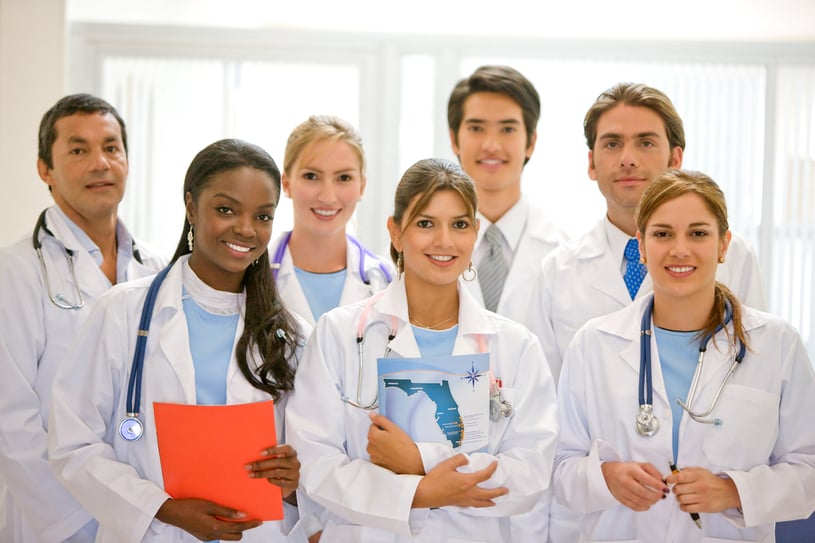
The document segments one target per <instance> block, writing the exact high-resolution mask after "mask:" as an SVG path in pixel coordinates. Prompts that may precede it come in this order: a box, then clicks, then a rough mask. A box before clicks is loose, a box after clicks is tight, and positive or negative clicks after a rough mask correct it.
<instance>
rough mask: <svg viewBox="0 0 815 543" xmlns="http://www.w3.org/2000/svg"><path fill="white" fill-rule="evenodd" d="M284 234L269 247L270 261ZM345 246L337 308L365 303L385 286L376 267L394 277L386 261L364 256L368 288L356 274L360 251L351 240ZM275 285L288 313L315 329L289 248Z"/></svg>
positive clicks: (281, 263)
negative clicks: (344, 265) (365, 300)
mask: <svg viewBox="0 0 815 543" xmlns="http://www.w3.org/2000/svg"><path fill="white" fill-rule="evenodd" d="M287 234H288V233H284V234H283V235H282V236H280V237H278V238H277V240H275V242H274V243H273V244H272V245H270V246H269V257H270V259H272V258H274V255H275V254H276V252H277V250H278V248H279V247H280V243H281V241H282V239H283V237H284V236H286V235H287ZM346 243H347V244H348V248H347V250H346V270H347V273H346V275H345V286H344V287H343V289H342V296H341V297H340V305H348V304H350V303H354V302H356V301H359V300H364V299H365V298H368V297H370V296H371V295H373V294H375V293H377V292H379V291H380V290H382V289H384V288H385V287H386V286H388V278H387V277H386V276H385V274H384V273H383V271H382V269H381V268H380V267H379V265H380V264H382V265H384V266H385V268H386V269H387V270H388V273H389V274H390V277H391V278H395V277H396V269H395V268H394V266H393V264H392V263H391V262H390V261H389V260H385V259H383V258H378V257H377V258H374V257H371V256H370V255H365V256H364V259H363V269H364V270H365V272H366V274H367V277H368V281H369V282H370V284H365V282H363V280H362V277H361V276H360V273H359V259H360V258H363V257H362V256H361V254H360V250H359V248H358V247H357V246H356V245H355V244H353V243H352V242H351V241H350V240H347V239H346ZM273 264H274V263H273ZM276 284H277V290H278V292H279V293H280V298H281V299H282V300H283V303H284V304H285V305H286V307H287V308H288V309H289V310H290V311H294V312H295V313H297V314H298V315H300V316H301V317H303V318H304V319H305V320H306V322H308V323H309V324H310V325H311V326H314V324H315V322H314V315H313V314H312V312H311V307H310V306H309V305H308V300H306V295H305V294H304V293H303V289H302V288H301V287H300V281H298V280H297V275H296V274H295V272H294V261H293V260H292V258H291V253H290V252H289V248H288V247H286V250H285V252H284V253H283V259H282V260H281V261H280V267H279V268H278V271H277V280H276Z"/></svg>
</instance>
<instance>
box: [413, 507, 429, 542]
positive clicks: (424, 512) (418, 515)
mask: <svg viewBox="0 0 815 543" xmlns="http://www.w3.org/2000/svg"><path fill="white" fill-rule="evenodd" d="M428 518H430V509H411V510H410V517H409V518H408V523H409V524H410V533H411V535H413V536H416V535H418V534H419V533H420V532H421V531H422V530H424V527H425V526H427V519H428Z"/></svg>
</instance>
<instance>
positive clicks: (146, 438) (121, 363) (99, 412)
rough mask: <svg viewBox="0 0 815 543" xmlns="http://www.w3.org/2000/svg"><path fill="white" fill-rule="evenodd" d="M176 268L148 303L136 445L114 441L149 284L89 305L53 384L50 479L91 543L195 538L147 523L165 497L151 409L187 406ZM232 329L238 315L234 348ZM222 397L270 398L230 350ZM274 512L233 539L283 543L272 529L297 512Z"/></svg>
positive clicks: (188, 368) (188, 374)
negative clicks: (84, 524) (85, 515)
mask: <svg viewBox="0 0 815 543" xmlns="http://www.w3.org/2000/svg"><path fill="white" fill-rule="evenodd" d="M184 258H186V257H184ZM181 264H182V261H181V260H179V261H178V262H176V264H175V265H174V266H173V268H172V269H171V270H170V272H169V274H168V275H167V278H166V279H165V281H164V283H163V284H162V286H161V289H160V290H159V292H158V296H157V298H156V302H155V308H154V311H153V319H152V323H151V327H150V334H149V335H148V338H147V345H146V352H145V361H144V373H143V382H142V397H141V419H142V422H143V423H144V435H143V436H142V438H141V439H140V440H138V441H132V442H127V441H124V440H123V439H122V438H121V437H119V436H118V428H119V423H120V422H121V421H122V420H123V419H124V417H125V412H126V402H127V385H128V379H129V377H130V370H131V367H132V361H133V353H134V351H135V345H136V337H137V335H136V331H137V330H138V329H139V319H140V317H141V312H142V306H143V303H144V299H145V297H146V295H147V289H148V287H149V285H150V283H151V281H152V278H145V279H142V280H139V281H135V282H131V283H127V284H123V285H118V286H116V287H114V288H113V289H111V291H110V293H109V294H107V295H105V296H104V297H103V298H102V299H101V300H100V301H99V304H98V306H97V308H96V309H95V310H94V312H93V313H92V314H91V316H90V317H89V318H88V322H87V323H86V325H85V327H84V328H83V329H82V332H81V333H80V335H79V336H78V338H77V342H76V343H75V344H74V346H73V348H72V349H71V353H70V355H68V357H67V359H66V360H65V363H64V364H63V365H62V367H61V368H60V371H59V372H58V374H57V377H56V380H55V382H54V388H53V396H52V398H53V399H52V406H51V407H52V409H51V425H50V431H49V437H50V451H49V452H50V458H51V463H52V466H53V468H54V471H55V472H56V474H57V477H58V478H59V479H60V480H61V481H62V482H63V483H64V484H65V486H66V487H67V488H68V489H69V490H70V491H71V493H72V494H74V495H75V496H76V497H77V499H78V500H79V501H80V503H82V505H83V506H84V507H85V508H86V509H87V510H88V511H90V512H91V513H92V514H93V516H94V517H95V518H96V519H97V520H98V521H99V531H98V534H97V539H96V541H97V542H99V543H102V542H110V543H113V542H116V543H127V542H138V541H143V542H153V541H162V542H166V541H174V542H182V541H185V542H192V541H197V539H196V538H195V537H193V536H192V535H191V534H189V533H187V532H185V531H183V530H181V529H180V528H176V527H174V526H170V525H168V524H164V523H163V522H161V521H159V520H157V519H155V518H154V517H155V514H156V512H157V511H158V509H159V507H160V506H161V504H162V503H164V501H165V500H166V499H168V498H169V497H170V496H169V495H168V494H167V493H166V492H165V491H164V490H163V478H162V473H161V464H160V460H159V452H158V445H157V441H156V433H155V422H154V418H153V402H173V403H189V404H194V403H196V399H195V370H194V366H193V361H192V354H191V353H190V347H189V334H188V329H187V321H186V317H185V315H184V310H183V306H182V301H181V290H182V280H181V277H182V265H181ZM302 324H303V325H304V326H307V325H305V323H302ZM242 331H243V318H241V319H240V321H239V324H238V328H237V331H236V334H235V341H237V340H238V338H239V337H240V335H241V333H242ZM256 356H257V355H256ZM226 390H227V399H226V402H227V404H235V403H248V402H256V401H262V400H268V399H269V398H270V396H269V395H268V394H267V393H266V392H263V391H261V390H259V389H257V388H255V387H253V386H252V385H251V384H250V383H249V382H248V381H247V380H246V378H245V377H244V376H243V374H242V373H241V371H240V369H238V366H237V361H236V359H235V354H234V349H233V353H232V358H231V360H230V362H229V368H228V370H227V387H226ZM284 405H285V397H284V398H282V399H281V400H280V401H278V402H276V404H275V413H276V416H275V421H276V423H275V426H276V428H275V429H276V433H277V440H278V443H283V442H284V427H283V416H282V415H283V408H284ZM202 431H204V430H203V429H202ZM270 444H271V443H270ZM223 505H228V504H223ZM284 510H285V515H286V520H285V521H282V522H266V523H264V524H263V525H262V526H261V527H259V528H255V529H253V530H249V531H247V532H244V536H243V541H248V542H253V541H256V542H260V541H264V542H274V541H286V537H285V536H284V535H283V534H282V530H284V529H286V528H290V527H291V525H292V524H293V523H294V522H295V521H296V518H297V511H296V508H294V507H292V506H289V505H288V504H285V503H284ZM283 523H285V527H284V526H282V524H283Z"/></svg>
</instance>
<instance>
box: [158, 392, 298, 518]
mask: <svg viewBox="0 0 815 543" xmlns="http://www.w3.org/2000/svg"><path fill="white" fill-rule="evenodd" d="M153 405H154V413H155V424H156V432H157V435H158V447H159V454H160V456H161V471H162V475H163V477H164V488H165V490H166V491H167V493H168V494H170V495H171V496H172V497H173V498H200V499H203V500H208V501H211V502H213V503H216V504H219V505H223V506H226V507H230V508H233V509H236V510H238V511H242V512H245V513H246V515H247V517H246V518H248V519H257V520H280V519H282V518H283V503H282V492H281V488H280V486H277V485H276V484H270V482H269V481H268V480H266V479H265V478H263V477H252V474H253V472H252V471H248V470H247V467H246V466H247V465H248V464H252V463H258V461H263V460H264V459H262V456H263V455H262V451H266V450H267V449H272V448H274V445H275V444H276V434H275V421H274V404H273V402H272V401H265V402H257V403H249V404H237V405H187V404H169V403H158V402H156V403H154V404H153ZM297 466H298V470H299V464H298V465H297ZM295 486H296V482H295Z"/></svg>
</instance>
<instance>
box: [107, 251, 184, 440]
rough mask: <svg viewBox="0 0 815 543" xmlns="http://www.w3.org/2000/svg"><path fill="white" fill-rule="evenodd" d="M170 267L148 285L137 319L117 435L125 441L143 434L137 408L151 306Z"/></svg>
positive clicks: (138, 405) (151, 314) (136, 438)
mask: <svg viewBox="0 0 815 543" xmlns="http://www.w3.org/2000/svg"><path fill="white" fill-rule="evenodd" d="M172 266H173V264H172V263H170V265H168V266H167V267H166V268H164V269H163V270H161V271H160V272H158V274H156V276H155V277H154V278H153V281H152V282H151V283H150V288H149V289H148V290H147V297H146V298H145V299H144V306H143V307H142V311H141V318H140V319H139V333H138V336H137V337H136V350H135V352H134V353H133V365H132V367H131V368H130V379H129V380H128V382H127V405H126V409H127V410H126V411H125V418H124V420H123V421H122V422H121V424H119V435H120V436H122V439H124V440H125V441H136V440H138V439H139V438H140V437H141V436H142V434H144V424H142V422H141V420H140V419H139V407H140V403H141V383H142V369H143V368H144V354H145V350H146V348H147V332H148V331H149V330H150V321H151V320H152V319H153V306H155V305H156V297H157V296H158V289H159V287H160V286H161V283H163V282H164V279H165V278H166V277H167V273H168V272H169V271H170V268H171V267H172Z"/></svg>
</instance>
